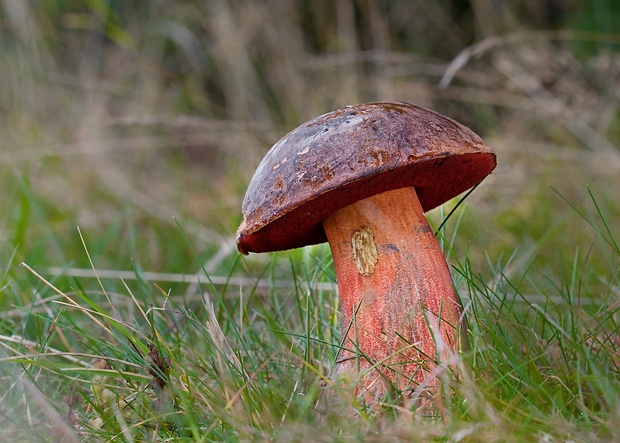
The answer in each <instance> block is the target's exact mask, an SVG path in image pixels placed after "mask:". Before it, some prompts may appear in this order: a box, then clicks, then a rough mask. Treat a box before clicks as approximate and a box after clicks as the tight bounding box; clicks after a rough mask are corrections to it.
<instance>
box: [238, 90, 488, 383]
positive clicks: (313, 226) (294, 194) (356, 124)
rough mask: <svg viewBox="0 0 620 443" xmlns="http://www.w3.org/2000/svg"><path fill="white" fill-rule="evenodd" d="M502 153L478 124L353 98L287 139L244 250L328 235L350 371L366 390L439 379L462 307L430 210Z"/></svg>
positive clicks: (246, 205)
mask: <svg viewBox="0 0 620 443" xmlns="http://www.w3.org/2000/svg"><path fill="white" fill-rule="evenodd" d="M495 165H496V159H495V154H494V153H493V151H491V150H490V149H489V148H488V147H487V146H486V145H485V143H484V142H483V141H482V140H481V139H480V137H478V136H477V135H476V134H475V133H474V132H472V131H471V130H470V129H469V128H467V127H465V126H463V125H461V124H459V123H457V122H455V121H453V120H451V119H449V118H447V117H444V116H442V115H440V114H437V113H435V112H432V111H429V110H426V109H423V108H420V107H417V106H414V105H411V104H408V103H388V102H380V103H367V104H361V105H357V106H347V107H345V108H342V109H338V110H336V111H333V112H330V113H327V114H324V115H322V116H320V117H317V118H315V119H313V120H310V121H308V122H306V123H304V124H302V125H301V126H299V127H298V128H297V129H295V130H293V131H291V132H290V133H288V134H287V135H286V136H284V137H283V138H282V139H281V140H280V141H278V142H277V143H276V144H275V145H274V146H273V147H272V148H271V149H270V150H269V152H268V153H267V154H266V155H265V157H264V158H263V160H262V162H261V163H260V164H259V166H258V168H257V170H256V172H255V174H254V177H253V178H252V180H251V181H250V184H249V186H248V190H247V193H246V195H245V199H244V200H243V204H242V212H243V222H242V223H241V226H240V227H239V229H238V236H237V247H238V249H239V251H240V252H242V253H244V254H247V253H249V252H267V251H278V250H286V249H292V248H297V247H301V246H305V245H311V244H316V243H321V242H324V241H328V242H329V245H330V248H331V251H332V256H333V260H334V267H335V270H336V278H337V283H338V291H339V296H340V310H341V318H342V331H343V347H342V350H341V351H340V354H339V358H338V360H337V365H338V370H339V371H340V372H344V373H351V371H359V370H361V371H364V375H362V377H361V378H360V385H359V386H358V387H359V390H360V391H366V392H367V393H369V392H372V393H378V392H379V393H380V392H385V387H386V386H385V384H384V383H382V381H388V382H390V383H393V384H394V385H395V386H396V387H398V388H400V389H404V388H407V387H409V388H410V387H413V386H415V385H417V384H421V383H425V384H431V385H432V384H433V383H434V380H436V379H435V377H434V372H435V369H436V367H437V366H436V364H437V361H440V360H442V359H445V358H446V357H447V356H448V355H450V354H452V353H453V351H456V350H457V349H458V346H459V325H460V322H461V305H460V302H459V299H458V297H457V295H456V293H455V290H454V288H453V285H452V279H451V276H450V271H449V269H448V266H447V264H446V261H445V258H444V256H443V254H442V251H441V249H440V247H439V245H438V243H437V241H436V240H435V236H434V233H433V231H432V230H431V228H430V227H429V224H428V222H427V220H426V218H425V216H424V212H425V211H428V210H429V209H432V208H434V207H436V206H438V205H441V204H442V203H444V202H446V201H447V200H449V199H451V198H452V197H455V196H456V195H458V194H460V193H462V192H464V191H466V190H467V189H469V188H471V187H472V186H474V185H476V184H478V183H479V182H480V181H482V180H483V179H484V178H485V177H486V176H487V175H488V174H489V173H490V172H491V171H492V170H493V169H494V168H495Z"/></svg>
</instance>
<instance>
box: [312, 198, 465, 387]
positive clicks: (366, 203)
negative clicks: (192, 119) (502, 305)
mask: <svg viewBox="0 0 620 443" xmlns="http://www.w3.org/2000/svg"><path fill="white" fill-rule="evenodd" d="M323 226H324V228H325V232H326V233H327V238H328V240H329V245H330V247H331V250H332V255H333V259H334V266H335V268H336V276H337V280H338V289H339V292H340V304H341V315H342V328H343V338H344V340H343V342H344V343H343V344H344V349H343V350H342V351H341V353H340V355H339V360H338V361H339V368H338V370H339V371H340V372H344V373H348V372H351V371H358V370H360V371H364V370H367V369H369V368H370V367H371V366H373V365H376V370H370V371H368V373H367V374H366V375H364V376H363V377H362V381H361V386H360V388H361V389H362V390H364V391H366V392H368V393H370V392H374V393H381V392H385V383H384V382H385V381H387V380H389V381H391V382H392V383H394V384H395V385H396V386H397V387H398V388H400V389H405V388H413V387H415V386H416V385H418V384H421V383H424V384H430V385H433V384H434V383H435V380H436V378H435V369H436V362H437V361H438V360H441V361H445V359H446V358H447V357H448V356H451V355H453V353H454V352H453V351H456V350H457V349H458V329H459V321H460V314H461V306H460V303H459V300H458V298H457V296H456V294H455V292H454V288H453V286H452V279H451V276H450V271H449V270H448V266H447V264H446V261H445V258H444V256H443V253H442V251H441V249H440V247H439V245H438V243H437V241H436V240H435V236H434V234H433V232H432V230H431V228H430V226H429V224H428V222H427V220H426V218H425V216H424V212H423V210H422V207H421V206H420V203H419V201H418V197H417V195H416V192H415V189H414V188H403V189H398V190H395V191H389V192H385V193H383V194H378V195H375V196H373V197H370V198H367V199H365V200H362V201H359V202H357V203H354V204H352V205H350V206H347V207H345V208H343V209H340V210H338V211H336V212H334V213H333V214H332V215H330V216H329V217H328V218H327V219H325V220H324V221H323Z"/></svg>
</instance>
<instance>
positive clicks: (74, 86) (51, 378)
mask: <svg viewBox="0 0 620 443" xmlns="http://www.w3.org/2000/svg"><path fill="white" fill-rule="evenodd" d="M465 3H467V2H432V4H430V3H429V2H421V1H420V2H418V1H410V2H400V1H386V2H376V3H375V2H357V1H355V2H332V3H323V2H315V1H311V2H310V1H299V2H290V1H288V0H272V1H270V2H262V3H261V2H253V1H243V0H242V1H238V2H192V1H187V2H168V1H162V2H137V1H131V0H128V1H124V2H115V1H110V2H103V1H90V0H89V1H87V2H64V1H54V0H48V1H46V2H38V3H36V2H35V3H28V2H21V3H20V2H15V3H14V2H4V3H0V18H1V20H0V43H1V44H0V86H2V89H1V90H2V91H3V92H2V94H0V110H1V111H2V115H3V119H0V135H1V136H2V137H1V139H2V142H1V145H0V188H1V189H2V191H3V192H2V193H0V431H1V432H0V440H1V441H11V442H13V441H68V442H72V441H128V442H132V441H135V442H138V441H239V440H277V441H301V440H306V441H307V440H312V441H367V440H368V441H397V440H405V441H449V442H452V441H454V442H457V441H468V442H478V441H479V442H491V441H525V440H532V441H537V442H555V441H584V442H596V441H604V442H609V441H620V435H619V434H618V430H617V426H616V423H617V422H618V419H619V418H620V417H619V414H620V413H619V411H620V409H619V404H618V398H620V385H619V382H618V381H619V380H620V377H619V375H618V370H619V366H620V358H619V357H618V349H620V338H619V334H618V322H619V320H618V309H619V304H618V300H619V295H620V292H619V291H620V289H619V288H620V281H619V280H620V271H619V269H620V266H619V264H620V249H619V246H618V244H619V243H620V242H619V241H618V238H619V235H620V232H619V231H618V223H617V220H618V216H619V214H620V206H619V205H618V200H617V195H616V194H617V192H616V189H618V186H620V182H619V181H618V174H617V171H618V167H619V166H620V155H619V154H618V148H617V145H618V143H619V141H620V131H619V130H618V128H620V123H619V122H620V113H619V112H618V100H617V91H616V90H617V85H616V84H615V83H614V81H615V80H614V79H617V78H618V77H617V76H618V66H620V65H618V37H617V36H618V27H617V17H618V8H617V7H616V6H615V5H614V4H613V2H611V1H608V2H597V3H596V6H587V5H585V4H584V5H581V4H580V2H574V3H571V4H570V5H569V4H568V2H567V3H566V4H565V6H567V9H566V10H565V11H564V12H563V13H561V14H559V13H558V14H559V15H558V16H557V17H556V18H555V19H554V18H553V17H549V18H548V20H547V19H545V18H544V17H545V15H544V14H543V13H542V12H544V11H542V10H538V11H536V10H535V9H536V8H537V7H536V6H532V5H530V6H528V8H526V9H527V10H526V9H523V10H520V9H517V8H513V6H512V5H507V6H506V7H507V8H508V10H507V13H506V15H505V16H499V15H493V14H494V12H493V11H487V10H485V9H484V7H485V4H486V3H485V2H477V7H476V8H472V7H467V6H466V5H465ZM470 3H474V2H470ZM539 3H540V5H543V4H544V3H545V2H539ZM537 4H538V3H537ZM558 4H563V5H564V3H563V2H558ZM330 5H331V6H330ZM540 7H541V8H542V6H540ZM275 12H277V13H278V17H287V20H272V17H273V16H274V13H275ZM489 14H491V15H489ZM491 16H492V17H493V18H494V20H488V17H491ZM265 23H269V26H264V24H265ZM283 35H285V36H287V38H286V39H283V38H282V36H283ZM370 100H405V101H410V102H414V103H417V104H420V105H423V106H426V107H430V108H433V109H436V110H438V111H440V112H442V113H445V114H447V115H450V116H452V117H454V118H455V119H457V120H459V121H461V122H463V123H465V124H467V125H469V126H471V127H473V128H474V129H475V130H476V131H477V132H479V133H480V134H481V135H482V136H483V138H484V139H485V140H487V141H488V143H489V145H490V146H492V147H493V148H494V149H495V150H496V152H497V154H498V159H499V165H498V169H497V170H496V171H495V172H494V173H493V175H492V176H491V177H489V178H488V179H487V180H485V182H483V183H482V184H481V185H480V186H479V187H478V188H477V189H476V190H475V191H474V192H473V193H472V194H471V195H470V196H469V197H467V199H465V200H464V202H463V203H462V204H461V205H459V206H458V207H457V208H456V209H455V210H454V212H452V210H453V209H454V208H455V205H456V203H457V201H452V202H448V203H447V204H446V205H445V206H444V207H443V208H439V209H437V210H434V211H432V212H431V213H430V214H429V218H430V221H431V223H432V224H433V225H434V226H436V227H438V228H439V231H440V235H439V236H438V237H439V240H440V243H441V245H442V247H443V249H444V252H445V254H446V257H447V258H448V262H449V264H450V266H451V270H452V274H453V279H454V283H455V286H456V288H457V289H458V291H459V294H460V295H461V297H462V300H463V304H464V306H465V310H466V318H465V320H466V323H465V324H466V339H467V346H465V347H464V348H463V350H462V352H461V354H459V356H458V357H459V358H458V364H457V365H456V369H457V370H454V371H448V373H447V375H446V377H445V378H444V379H442V383H443V391H442V395H439V396H437V397H436V398H433V399H431V400H429V401H428V402H427V403H425V405H424V407H422V406H421V402H420V401H418V399H415V398H414V399H411V398H407V397H405V396H402V395H400V394H401V393H399V392H393V393H391V394H392V395H391V396H389V397H387V398H385V399H383V400H382V402H381V403H380V404H379V405H378V406H377V407H375V408H371V407H369V406H368V405H365V404H364V403H363V402H361V401H360V400H359V399H356V398H354V397H353V396H352V394H351V390H350V389H348V388H347V386H346V383H343V384H340V383H337V382H336V381H335V380H334V379H333V378H332V377H331V369H332V367H333V366H334V360H335V358H336V355H337V350H338V346H339V343H340V324H339V320H338V304H337V303H338V302H337V296H336V285H335V275H334V271H333V266H332V263H331V259H330V254H329V249H328V248H327V247H326V246H325V245H319V246H313V247H307V248H303V249H299V250H294V251H288V252H280V253H274V254H261V255H251V256H249V257H242V256H240V255H239V254H238V253H237V252H236V251H235V248H234V232H235V229H236V227H237V226H238V224H239V222H240V220H241V215H240V210H239V208H240V203H241V199H242V196H243V193H244V192H245V186H246V185H247V183H248V181H249V179H250V177H251V174H252V172H253V170H254V168H255V166H256V164H257V163H258V161H259V159H260V158H261V157H262V155H263V154H264V152H265V151H266V150H267V149H268V147H269V146H270V145H271V144H273V143H274V142H275V141H276V140H277V139H278V138H280V137H281V136H282V135H283V134H284V133H286V132H287V131H288V130H290V129H291V128H293V127H295V126H296V125H298V124H299V123H301V122H303V121H305V120H306V119H309V118H311V117H314V116H316V115H318V114H321V113H323V112H325V111H327V110H330V109H333V108H335V107H339V106H342V105H344V104H348V103H355V102H362V101H370ZM448 214H451V215H450V216H449V217H448V216H447V215H448ZM446 219H447V220H446ZM444 221H445V223H444Z"/></svg>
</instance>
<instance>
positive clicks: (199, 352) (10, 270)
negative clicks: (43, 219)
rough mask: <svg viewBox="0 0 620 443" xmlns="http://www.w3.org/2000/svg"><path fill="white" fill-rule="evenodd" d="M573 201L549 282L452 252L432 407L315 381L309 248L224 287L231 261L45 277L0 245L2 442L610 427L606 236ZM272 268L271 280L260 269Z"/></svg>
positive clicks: (587, 436)
mask: <svg viewBox="0 0 620 443" xmlns="http://www.w3.org/2000/svg"><path fill="white" fill-rule="evenodd" d="M572 209H573V210H574V211H575V212H576V213H577V214H578V215H579V217H580V218H581V220H580V223H575V224H581V225H583V226H584V227H585V228H587V230H589V231H590V233H591V236H592V244H591V248H590V250H589V251H584V252H580V251H579V250H575V251H574V254H573V255H572V257H570V258H569V259H568V260H561V261H560V266H561V267H562V273H561V275H559V276H558V279H557V280H556V279H555V278H553V277H552V276H545V275H540V276H537V275H534V274H533V272H534V271H533V270H532V269H531V268H528V269H526V270H525V271H524V272H523V275H522V276H520V277H517V278H509V277H507V276H506V274H507V271H508V269H509V268H510V267H511V266H512V263H513V262H514V261H515V260H517V259H518V253H515V254H514V255H513V256H512V257H510V258H509V259H507V260H505V261H502V260H500V261H498V262H497V263H495V264H493V263H490V264H489V268H490V270H489V271H487V272H474V271H473V269H472V267H471V263H470V262H469V260H468V259H467V257H464V258H461V259H458V260H457V259H455V253H453V255H452V257H453V266H454V268H453V269H454V274H455V282H456V285H457V288H458V289H459V292H460V294H461V296H462V298H463V301H464V304H465V306H466V313H467V316H466V324H467V339H468V342H469V345H468V346H467V347H466V348H465V349H464V350H463V352H462V355H461V356H460V360H459V364H458V366H459V372H458V374H456V373H455V374H452V375H451V376H450V377H448V378H447V379H446V380H444V381H443V383H444V384H445V386H444V388H445V395H444V396H442V397H441V398H437V399H435V400H434V401H433V406H434V410H435V411H436V413H434V414H432V415H428V413H426V414H424V413H421V412H420V411H416V408H417V406H416V403H415V402H414V403H411V402H407V401H404V399H403V398H400V397H399V396H396V397H394V398H386V399H385V401H383V402H382V403H381V406H380V408H379V409H368V408H366V407H365V406H364V405H363V404H362V403H360V402H359V400H356V399H355V398H353V397H352V395H351V393H350V392H349V391H347V389H346V388H343V387H338V386H335V385H334V386H333V387H332V388H330V386H332V385H333V380H331V379H330V377H329V370H330V367H331V366H332V365H333V363H334V359H335V355H336V349H337V343H338V340H339V325H338V321H337V315H336V312H337V302H336V298H335V293H334V285H333V283H332V282H333V275H332V274H331V272H329V271H326V269H329V262H328V261H326V260H327V256H326V254H323V257H325V258H323V259H321V260H322V261H321V263H319V264H317V265H315V266H314V267H312V268H307V267H306V266H304V262H303V261H300V262H297V261H295V260H292V259H291V258H287V257H286V254H281V255H280V254H279V255H277V256H276V257H274V258H273V260H272V261H270V262H269V263H267V265H266V266H265V268H264V270H263V279H262V280H258V279H257V280H254V281H252V280H250V281H248V280H244V281H242V282H240V283H239V284H235V277H234V275H235V273H236V271H237V269H238V268H239V267H240V266H242V262H241V261H239V260H236V261H235V263H233V264H232V266H230V273H229V275H228V276H223V277H224V278H219V276H218V278H217V279H216V278H215V276H214V278H213V279H212V280H211V281H210V275H209V274H208V273H206V272H201V273H200V274H199V275H200V278H195V277H194V278H193V279H192V278H191V276H187V278H188V280H189V279H191V280H192V281H193V282H199V283H175V282H166V279H170V277H171V275H161V276H159V277H160V278H162V281H160V282H156V281H153V280H150V279H147V278H145V274H144V273H143V272H142V271H141V270H140V266H139V264H138V263H136V264H135V266H134V271H133V274H132V273H128V274H127V275H123V277H124V278H121V276H120V272H119V273H118V276H115V274H114V272H112V273H111V275H109V274H106V275H105V277H99V276H98V272H99V271H98V268H97V264H96V262H93V263H92V265H93V266H92V268H91V269H90V271H89V272H90V274H91V277H90V278H89V277H85V276H82V277H80V278H72V277H66V276H64V275H63V274H71V272H72V271H73V270H74V269H72V268H67V269H66V270H64V271H63V270H56V271H54V272H52V273H51V274H49V275H44V274H43V273H42V272H44V271H45V269H43V270H37V269H36V268H33V267H31V266H30V265H29V264H28V263H27V262H24V263H21V264H20V263H18V262H17V257H16V255H17V254H16V253H15V252H14V253H12V254H10V255H8V256H7V257H4V260H5V261H4V263H6V267H5V268H4V269H3V276H2V295H3V306H5V308H4V311H3V316H2V319H3V320H2V330H1V334H0V343H1V346H2V351H1V353H2V354H1V355H2V357H0V371H2V372H1V380H2V383H3V385H4V386H5V389H3V392H4V394H3V395H2V402H1V403H0V404H2V417H3V418H2V427H3V429H4V434H3V435H4V437H3V438H5V439H7V441H19V440H23V439H29V438H32V437H31V436H32V435H34V436H35V437H36V438H38V439H40V440H42V441H46V440H47V439H48V438H49V435H50V432H51V433H52V434H53V435H55V436H56V438H59V439H65V440H63V441H78V440H79V439H86V440H103V441H109V440H114V439H121V440H122V441H154V440H162V441H163V440H167V439H171V440H174V441H223V440H231V439H232V440H239V439H250V440H264V439H277V440H301V439H303V438H305V436H307V435H308V432H311V433H312V436H313V439H316V440H317V441H331V440H333V439H342V440H354V439H371V440H392V439H396V438H403V439H405V438H407V439H418V438H424V439H436V440H449V441H453V440H454V441H496V440H502V441H521V440H522V439H525V438H538V439H541V440H545V441H556V440H557V441H563V440H567V439H568V440H572V441H612V440H615V439H617V438H618V435H617V431H616V427H615V425H614V423H615V422H616V420H617V413H618V412H617V411H618V393H620V383H619V381H618V376H617V374H618V370H619V368H620V359H619V358H618V351H617V349H618V343H620V338H619V337H620V336H619V335H618V320H617V318H618V312H617V311H618V309H619V308H618V303H617V297H618V287H619V280H620V273H619V272H618V269H619V267H618V263H619V261H620V249H619V248H618V244H617V241H616V239H615V236H614V234H613V232H612V231H611V227H610V224H609V221H608V220H607V218H606V217H605V215H604V213H603V211H602V207H601V206H600V204H599V203H598V201H597V200H596V198H595V196H594V195H593V194H592V199H591V202H590V205H589V207H588V208H580V207H577V206H573V207H572ZM588 210H591V213H589V212H588ZM461 215H462V214H461ZM448 225H450V222H449V223H448ZM457 234H458V233H454V235H455V236H456V235H457ZM178 235H179V238H180V239H182V238H183V237H184V232H183V231H182V230H181V229H179V230H178ZM76 236H78V238H79V239H80V243H82V248H83V249H82V255H83V256H84V257H86V260H87V261H89V262H90V261H91V260H94V259H93V255H92V250H91V246H90V245H89V243H88V241H87V240H86V239H85V237H84V235H83V234H82V233H81V232H77V233H76ZM179 241H183V240H179ZM185 241H187V239H186V240H185ZM95 247H96V246H95ZM189 247H190V248H191V245H190V246H189ZM321 252H325V251H324V250H323V251H321ZM237 258H238V257H237ZM194 260H195V261H196V262H197V263H198V262H199V259H198V258H197V257H195V258H194ZM317 260H318V259H317ZM282 262H285V263H286V265H285V264H284V263H282ZM590 263H596V267H594V266H593V265H590ZM280 267H283V268H288V271H284V272H286V273H287V274H288V275H289V280H287V281H286V282H285V283H287V285H284V284H283V283H284V282H282V281H278V280H275V279H274V278H273V277H274V275H276V274H277V273H278V272H280V271H279V270H278V268H280ZM605 268H606V272H602V271H601V270H602V269H605ZM87 270H88V269H87ZM593 270H594V271H593ZM102 272H103V271H102ZM593 272H594V274H595V275H591V274H592V273H593ZM85 274H86V275H88V273H86V272H85V271H82V275H85ZM173 275H174V276H176V277H179V275H178V274H173ZM127 277H129V278H127ZM151 277H155V278H157V275H155V276H151ZM593 277H594V281H593V282H592V283H588V284H584V282H590V281H591V280H592V279H593ZM283 286H284V287H283ZM535 289H539V291H540V292H536V293H530V292H526V291H530V290H535ZM327 392H332V393H331V395H329V397H328V394H327ZM351 411H356V413H355V414H354V415H353V416H352V415H351Z"/></svg>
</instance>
